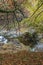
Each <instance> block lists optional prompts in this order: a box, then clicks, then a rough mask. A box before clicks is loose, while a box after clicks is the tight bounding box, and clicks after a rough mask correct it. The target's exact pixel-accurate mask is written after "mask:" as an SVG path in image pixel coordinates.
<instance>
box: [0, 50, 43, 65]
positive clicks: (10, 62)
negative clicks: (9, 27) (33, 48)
mask: <svg viewBox="0 0 43 65" xmlns="http://www.w3.org/2000/svg"><path fill="white" fill-rule="evenodd" d="M0 65H43V53H40V52H37V53H36V52H28V51H20V52H18V53H10V54H9V53H4V54H0Z"/></svg>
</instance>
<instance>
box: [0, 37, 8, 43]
mask: <svg viewBox="0 0 43 65" xmlns="http://www.w3.org/2000/svg"><path fill="white" fill-rule="evenodd" d="M7 41H8V40H7V39H6V38H4V36H0V43H5V44H6V43H7Z"/></svg>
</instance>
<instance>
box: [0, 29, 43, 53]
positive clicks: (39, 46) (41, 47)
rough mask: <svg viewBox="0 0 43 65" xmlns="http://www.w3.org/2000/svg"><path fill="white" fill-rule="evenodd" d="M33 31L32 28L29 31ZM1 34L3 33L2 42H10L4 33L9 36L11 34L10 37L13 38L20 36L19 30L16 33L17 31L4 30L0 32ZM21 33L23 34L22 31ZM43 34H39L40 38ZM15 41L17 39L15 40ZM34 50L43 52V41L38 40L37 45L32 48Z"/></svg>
mask: <svg viewBox="0 0 43 65" xmlns="http://www.w3.org/2000/svg"><path fill="white" fill-rule="evenodd" d="M29 32H31V33H33V32H34V30H33V29H32V30H31V31H29ZM0 34H3V35H0V43H5V44H6V43H7V42H8V39H6V38H5V37H4V35H7V36H10V38H13V37H17V36H19V32H17V33H16V31H10V32H7V31H4V32H2V31H1V32H0ZM20 35H22V33H21V32H20ZM41 37H42V35H40V34H39V38H41ZM14 42H15V41H14ZM15 44H18V41H17V42H15ZM31 51H32V52H38V51H39V52H43V43H41V42H38V44H37V45H35V47H34V48H32V49H31Z"/></svg>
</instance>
